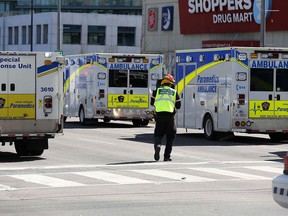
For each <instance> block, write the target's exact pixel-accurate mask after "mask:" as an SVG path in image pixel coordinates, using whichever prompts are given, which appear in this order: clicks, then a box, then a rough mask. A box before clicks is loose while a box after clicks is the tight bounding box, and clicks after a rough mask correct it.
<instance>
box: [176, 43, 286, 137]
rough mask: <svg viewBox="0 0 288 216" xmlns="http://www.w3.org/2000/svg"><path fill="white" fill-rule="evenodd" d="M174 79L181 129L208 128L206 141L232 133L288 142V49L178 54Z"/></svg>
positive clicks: (253, 48) (199, 51)
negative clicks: (267, 136)
mask: <svg viewBox="0 0 288 216" xmlns="http://www.w3.org/2000/svg"><path fill="white" fill-rule="evenodd" d="M175 78H176V88H177V91H178V93H179V95H180V97H181V100H182V108H181V109H180V110H179V111H178V113H177V125H178V126H179V127H183V128H187V129H189V128H190V129H204V134H205V136H206V138H208V139H215V138H217V137H221V135H224V136H226V135H229V134H232V133H233V132H245V133H263V134H269V136H270V138H271V139H273V140H277V141H279V140H282V139H285V138H287V136H286V133H288V49H287V48H267V47H227V48H211V49H191V50H177V51H176V66H175ZM218 135H219V136H218Z"/></svg>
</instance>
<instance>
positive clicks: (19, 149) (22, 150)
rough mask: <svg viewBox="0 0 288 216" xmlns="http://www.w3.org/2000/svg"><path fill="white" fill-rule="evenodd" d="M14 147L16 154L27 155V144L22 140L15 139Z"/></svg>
mask: <svg viewBox="0 0 288 216" xmlns="http://www.w3.org/2000/svg"><path fill="white" fill-rule="evenodd" d="M14 147H15V150H16V153H17V155H18V156H20V157H21V156H29V151H28V146H27V143H25V142H24V140H17V141H15V142H14Z"/></svg>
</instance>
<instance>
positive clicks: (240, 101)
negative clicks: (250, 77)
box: [237, 94, 245, 105]
mask: <svg viewBox="0 0 288 216" xmlns="http://www.w3.org/2000/svg"><path fill="white" fill-rule="evenodd" d="M237 100H238V104H239V105H244V104H245V94H238V95H237Z"/></svg>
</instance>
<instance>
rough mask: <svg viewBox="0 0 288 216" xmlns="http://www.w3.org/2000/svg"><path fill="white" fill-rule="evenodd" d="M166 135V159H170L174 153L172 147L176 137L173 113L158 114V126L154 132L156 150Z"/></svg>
mask: <svg viewBox="0 0 288 216" xmlns="http://www.w3.org/2000/svg"><path fill="white" fill-rule="evenodd" d="M165 134H166V147H165V152H164V158H166V159H169V158H170V154H171V152H172V146H173V143H174V139H175V136H176V125H175V118H174V114H172V113H157V117H156V125H155V130H154V149H156V147H157V146H158V145H161V140H162V138H163V136H164V135H165Z"/></svg>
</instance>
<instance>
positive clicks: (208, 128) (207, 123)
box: [204, 115, 217, 140]
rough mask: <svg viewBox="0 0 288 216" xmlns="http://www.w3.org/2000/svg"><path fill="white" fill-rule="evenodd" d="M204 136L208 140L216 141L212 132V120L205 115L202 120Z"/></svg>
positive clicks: (214, 133)
mask: <svg viewBox="0 0 288 216" xmlns="http://www.w3.org/2000/svg"><path fill="white" fill-rule="evenodd" d="M204 135H205V137H206V139H208V140H215V139H216V135H217V134H216V132H215V131H214V126H213V120H212V117H211V116H210V115H207V116H206V117H205V119H204Z"/></svg>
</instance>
